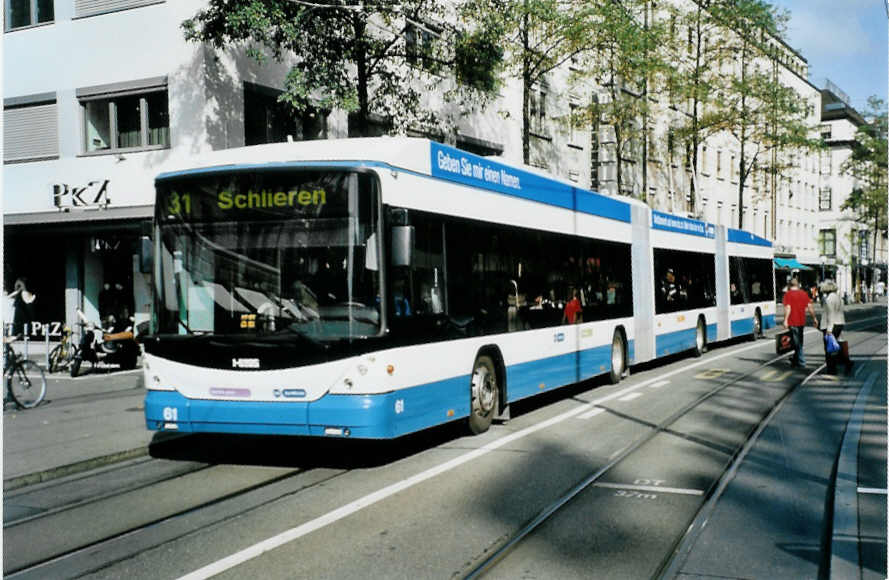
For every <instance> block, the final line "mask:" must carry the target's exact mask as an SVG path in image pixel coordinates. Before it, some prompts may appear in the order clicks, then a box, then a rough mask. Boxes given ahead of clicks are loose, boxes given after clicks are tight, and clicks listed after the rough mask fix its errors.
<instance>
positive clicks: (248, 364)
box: [232, 358, 259, 369]
mask: <svg viewBox="0 0 889 580" xmlns="http://www.w3.org/2000/svg"><path fill="white" fill-rule="evenodd" d="M232 368H233V369H258V368H259V359H258V358H233V359H232Z"/></svg>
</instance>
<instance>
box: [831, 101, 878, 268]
mask: <svg viewBox="0 0 889 580" xmlns="http://www.w3.org/2000/svg"><path fill="white" fill-rule="evenodd" d="M865 116H866V117H867V118H868V119H869V121H870V122H869V123H868V124H865V125H862V126H861V127H859V128H858V131H857V132H856V134H855V142H854V143H853V145H852V154H851V155H850V156H849V158H848V159H847V160H846V161H844V162H843V165H842V166H841V167H840V171H842V172H843V173H844V174H846V175H849V176H851V177H853V178H854V179H855V182H856V187H855V188H854V189H853V190H852V193H851V194H850V195H849V197H848V198H846V200H845V201H844V202H843V205H842V206H841V209H843V210H849V211H852V212H854V213H855V214H857V215H858V216H859V217H860V219H861V220H862V221H863V222H864V223H866V224H867V225H868V227H869V228H871V233H872V235H873V243H872V244H871V249H872V251H873V252H874V254H873V256H872V258H873V260H874V261H876V249H877V236H878V235H880V234H883V235H885V234H886V230H887V215H886V211H887V204H889V196H887V187H889V179H887V164H889V148H887V145H889V143H887V132H889V126H887V111H886V103H885V101H883V100H882V99H879V98H877V97H875V96H874V97H870V98H869V99H868V111H867V112H866V113H865Z"/></svg>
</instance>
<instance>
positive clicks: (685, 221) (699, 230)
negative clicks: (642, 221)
mask: <svg viewBox="0 0 889 580" xmlns="http://www.w3.org/2000/svg"><path fill="white" fill-rule="evenodd" d="M651 227H652V228H654V229H656V230H664V231H668V232H677V233H680V234H688V235H690V236H700V237H702V238H710V239H713V238H715V237H716V226H714V225H713V224H708V223H707V222H702V221H698V220H693V219H689V218H684V217H679V216H675V215H670V214H668V213H663V212H659V211H652V212H651Z"/></svg>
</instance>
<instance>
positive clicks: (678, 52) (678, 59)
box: [668, 0, 734, 209]
mask: <svg viewBox="0 0 889 580" xmlns="http://www.w3.org/2000/svg"><path fill="white" fill-rule="evenodd" d="M733 5H734V0H697V1H696V2H694V6H693V7H692V8H691V10H688V11H680V10H675V9H671V14H670V24H669V28H670V43H669V45H668V46H669V49H670V50H672V55H671V57H672V60H673V62H674V63H676V66H674V68H673V71H672V73H671V74H670V76H669V78H668V84H669V89H668V92H669V93H670V95H671V100H672V101H673V102H674V103H688V111H687V113H688V115H687V117H685V118H684V119H683V118H682V117H680V120H679V121H678V123H677V126H676V128H675V135H676V138H677V139H679V140H680V141H684V142H686V143H687V145H688V157H689V159H688V161H689V170H690V171H691V174H692V181H691V191H690V200H689V204H690V208H689V209H694V208H695V207H696V196H697V184H698V179H697V172H698V150H699V149H700V146H701V144H702V143H704V142H705V141H706V139H707V138H708V137H709V136H711V135H713V134H715V133H718V132H719V131H722V130H724V127H723V126H721V124H720V123H719V121H720V120H721V118H722V117H721V112H722V111H724V110H725V108H726V107H725V105H724V101H723V96H724V95H725V94H727V90H728V84H729V83H730V76H729V75H727V74H725V72H724V70H723V69H724V66H723V65H724V63H725V62H726V61H730V60H731V59H732V45H731V42H730V40H731V35H730V33H729V30H728V29H726V27H725V23H724V22H723V21H722V19H721V18H720V15H721V14H724V13H725V12H726V11H730V10H731V9H732V8H733ZM686 37H687V39H686ZM683 48H684V49H683Z"/></svg>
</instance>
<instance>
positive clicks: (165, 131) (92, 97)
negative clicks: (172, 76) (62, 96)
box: [77, 78, 170, 153]
mask: <svg viewBox="0 0 889 580" xmlns="http://www.w3.org/2000/svg"><path fill="white" fill-rule="evenodd" d="M151 85H154V86H151ZM77 96H78V100H79V101H80V105H81V110H82V112H83V152H84V153H106V152H116V151H121V150H132V149H162V148H166V147H169V146H170V112H169V104H168V96H167V86H166V79H165V78H164V79H162V82H161V81H158V80H155V81H147V82H144V83H143V82H136V83H122V84H119V85H106V86H105V87H94V88H91V89H81V90H78V92H77Z"/></svg>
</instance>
